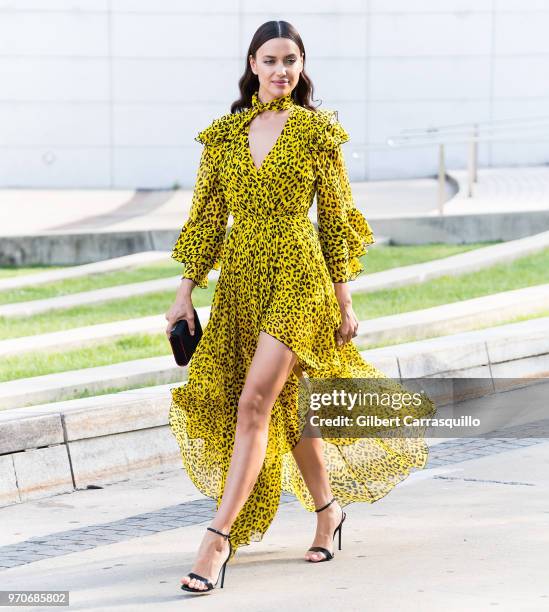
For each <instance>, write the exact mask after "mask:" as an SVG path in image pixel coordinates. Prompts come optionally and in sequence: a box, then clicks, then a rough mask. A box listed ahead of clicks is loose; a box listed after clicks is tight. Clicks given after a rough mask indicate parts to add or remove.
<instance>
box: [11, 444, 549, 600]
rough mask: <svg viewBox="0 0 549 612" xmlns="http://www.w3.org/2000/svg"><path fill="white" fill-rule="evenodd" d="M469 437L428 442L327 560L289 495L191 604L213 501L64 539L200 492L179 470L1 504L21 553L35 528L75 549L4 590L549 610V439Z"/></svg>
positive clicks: (357, 508)
mask: <svg viewBox="0 0 549 612" xmlns="http://www.w3.org/2000/svg"><path fill="white" fill-rule="evenodd" d="M464 442H465V440H457V439H454V440H443V439H439V440H436V444H435V441H434V440H429V443H430V445H431V455H430V462H429V463H428V465H427V468H426V469H425V470H423V471H420V472H415V473H413V474H412V475H411V476H410V477H409V478H408V479H407V480H405V481H404V482H402V483H400V484H399V485H397V487H396V488H395V489H393V490H392V491H391V492H390V493H389V494H388V495H387V496H385V497H384V498H382V499H381V500H378V501H377V502H376V503H375V504H372V505H368V504H352V505H350V506H348V507H347V508H346V511H347V514H348V519H347V521H346V522H345V524H344V529H343V549H342V550H341V551H336V556H335V559H334V560H333V561H331V562H330V565H328V564H326V563H324V564H322V565H318V566H316V565H314V564H310V563H306V562H305V561H303V560H302V556H303V553H304V551H305V550H306V549H307V548H308V547H309V546H310V544H311V541H312V538H313V534H314V525H315V516H314V515H313V514H312V513H307V512H306V511H305V510H303V508H302V507H301V506H300V504H299V503H298V502H297V501H288V500H287V499H285V500H284V503H281V505H280V507H279V511H278V514H277V516H276V517H275V520H274V521H273V523H272V525H271V527H270V529H269V531H268V532H267V534H266V535H265V537H264V539H263V541H262V542H258V543H253V544H252V545H250V546H246V547H242V548H240V549H239V551H238V552H237V555H236V557H235V559H234V560H233V561H232V562H231V563H230V564H229V566H228V568H227V574H226V581H225V588H224V589H216V590H215V591H214V592H213V593H211V594H209V595H205V596H203V597H199V599H200V600H201V601H200V602H195V603H192V604H191V603H190V602H189V601H188V600H189V599H190V598H192V597H193V596H192V595H188V594H186V593H184V592H183V591H181V590H180V589H179V588H178V582H179V579H180V577H181V576H183V575H184V573H185V572H186V571H188V570H190V568H191V566H192V563H193V559H194V554H195V550H196V548H197V546H198V544H199V542H200V539H201V537H202V534H203V531H204V529H205V527H206V526H207V525H208V524H209V521H210V520H211V512H203V514H202V516H200V515H195V519H194V523H193V524H188V522H187V523H185V522H184V521H183V520H182V519H181V520H180V525H185V526H179V527H178V526H174V525H177V520H176V521H175V522H172V523H171V524H169V523H167V522H166V521H167V519H166V512H165V511H164V519H163V520H164V527H158V524H159V520H158V519H157V520H156V524H157V527H156V528H154V527H153V528H151V530H150V531H145V530H143V531H142V532H139V530H138V529H136V530H135V532H134V533H133V535H132V534H130V535H129V536H127V537H123V538H122V539H120V540H119V541H113V542H109V540H108V537H109V536H108V535H106V538H107V540H106V541H105V542H103V543H98V542H96V543H95V544H93V545H92V547H91V548H88V549H84V550H76V549H75V548H74V547H73V548H72V550H71V548H70V541H69V542H66V541H65V543H63V539H62V537H63V534H64V533H65V532H66V530H70V529H74V528H77V529H81V528H83V526H97V530H98V531H99V532H101V531H102V532H103V533H104V534H109V533H112V529H111V530H109V528H108V526H105V527H103V529H102V528H101V525H102V524H103V525H105V524H106V523H108V521H117V520H118V521H120V519H124V517H126V518H128V517H131V516H134V515H136V514H137V513H142V512H148V513H150V515H155V513H156V515H157V516H158V513H159V512H162V511H163V509H165V508H166V507H168V508H170V507H173V506H172V505H174V504H182V505H185V503H194V502H193V500H196V499H197V498H198V497H199V496H198V495H197V492H196V490H195V489H194V486H193V485H192V483H191V482H190V481H189V479H188V478H187V476H186V474H185V472H184V471H183V470H177V471H175V472H169V473H166V474H164V475H162V476H160V477H158V476H155V477H154V478H150V479H143V480H139V481H132V482H131V483H130V482H126V483H119V484H116V485H107V486H105V488H104V489H98V490H85V491H77V492H75V493H71V494H64V495H59V496H56V497H54V498H49V499H46V500H40V501H34V502H28V503H25V504H22V505H18V506H16V507H13V506H12V507H7V508H2V509H0V521H1V523H2V525H3V530H2V531H3V536H2V541H3V543H5V545H7V548H6V546H4V547H0V555H3V557H4V558H5V552H6V550H7V549H10V548H12V547H13V544H14V543H19V546H20V548H21V550H22V551H23V553H22V554H23V555H24V554H25V553H24V550H25V546H24V542H25V541H27V540H28V539H29V538H32V537H33V536H34V537H37V536H40V539H43V540H44V539H47V537H48V534H58V536H59V537H57V544H58V546H60V547H61V549H63V547H64V549H65V550H64V551H63V550H61V553H60V554H57V555H56V556H48V557H44V558H42V559H41V560H35V561H31V562H27V563H23V564H21V565H18V566H14V567H12V568H10V569H4V570H2V571H0V582H1V584H2V587H1V588H2V589H35V590H36V589H49V590H54V589H59V590H69V591H70V602H71V605H70V609H71V610H101V611H110V610H132V611H133V610H155V611H156V610H180V609H181V606H182V605H185V604H187V605H193V606H199V607H200V609H201V610H219V609H223V610H230V611H232V610H235V611H236V610H242V609H245V610H253V611H254V612H255V611H261V612H270V611H273V612H274V611H275V610H276V611H278V610H280V609H284V610H286V611H293V610H303V609H304V608H308V609H313V608H314V609H315V610H321V611H328V610H334V611H336V612H337V611H340V610H346V611H347V610H352V611H359V610H360V611H363V610H369V611H371V612H378V611H379V612H386V611H387V610H391V611H396V610H398V611H402V612H420V611H421V612H431V611H433V612H439V611H440V610H441V609H444V610H445V611H449V612H453V611H455V612H458V611H459V612H462V611H463V610H468V611H470V612H475V611H479V612H480V611H482V612H485V611H486V610H492V609H497V610H500V611H502V612H503V611H510V612H511V611H512V612H516V610H521V612H522V611H539V612H541V611H542V610H546V609H547V607H548V603H549V590H548V588H547V581H546V563H545V561H544V559H545V558H546V550H547V544H548V539H549V536H548V535H547V534H548V533H549V531H548V530H547V526H548V520H549V519H548V517H549V514H548V509H547V499H548V493H549V477H548V471H547V464H548V462H549V444H548V443H547V440H543V439H538V440H535V439H530V441H528V440H523V441H522V442H523V444H524V445H523V446H520V445H517V444H509V445H508V450H506V449H505V446H503V448H497V447H496V446H493V447H492V450H491V451H489V452H488V454H486V455H482V454H481V453H478V452H477V453H476V454H475V453H474V452H473V451H469V452H467V451H464V448H465V445H464V444H463V443H464ZM468 442H469V446H473V447H474V444H473V445H471V442H472V440H471V439H469V440H468ZM500 446H501V445H500ZM459 448H461V450H459ZM437 457H438V460H437ZM431 459H432V460H431ZM431 465H432V466H433V467H430V466H431ZM290 499H291V498H290ZM172 516H173V511H172ZM152 529H156V530H154V531H153V530H152ZM54 540H55V538H54ZM9 544H11V545H12V546H9ZM50 544H51V542H50ZM25 609H31V608H25ZM33 609H39V608H33ZM41 609H43V608H41Z"/></svg>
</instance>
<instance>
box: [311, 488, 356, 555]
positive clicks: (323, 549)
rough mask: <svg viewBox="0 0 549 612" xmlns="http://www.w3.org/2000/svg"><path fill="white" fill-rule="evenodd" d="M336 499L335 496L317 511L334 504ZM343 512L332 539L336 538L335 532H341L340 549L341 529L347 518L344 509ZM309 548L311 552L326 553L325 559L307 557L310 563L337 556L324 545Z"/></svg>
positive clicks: (339, 541)
mask: <svg viewBox="0 0 549 612" xmlns="http://www.w3.org/2000/svg"><path fill="white" fill-rule="evenodd" d="M335 500H336V499H335V497H334V498H332V501H330V502H328V503H327V504H326V505H325V506H322V508H319V509H318V510H315V512H322V510H325V509H326V508H327V507H328V506H329V505H330V504H333V503H334V502H335ZM341 513H342V514H341V521H340V522H339V525H338V526H337V527H336V528H335V530H334V535H333V537H332V540H333V539H334V538H335V534H336V533H339V537H338V547H339V550H341V530H342V528H343V521H344V520H345V519H346V518H347V514H346V513H345V512H343V510H341ZM309 550H310V551H311V552H321V553H323V554H324V555H325V557H324V559H321V560H320V561H312V560H311V559H307V561H309V562H310V563H322V562H323V561H331V560H332V559H333V558H334V557H335V552H330V551H329V550H328V549H327V548H323V547H322V546H311V548H309Z"/></svg>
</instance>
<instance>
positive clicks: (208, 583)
mask: <svg viewBox="0 0 549 612" xmlns="http://www.w3.org/2000/svg"><path fill="white" fill-rule="evenodd" d="M206 529H208V530H209V531H213V532H214V533H218V534H219V535H221V536H223V537H224V538H225V539H226V540H228V542H229V556H228V557H227V558H226V559H225V562H224V563H223V565H222V566H221V569H220V570H219V575H218V576H217V581H216V583H215V584H212V583H211V581H210V580H208V579H207V578H204V576H200V574H195V573H194V572H189V573H188V574H187V576H188V577H189V578H191V579H192V578H196V579H197V580H201V581H202V582H203V583H204V584H205V585H206V588H205V589H196V588H194V587H190V586H189V585H188V584H182V585H181V588H182V589H183V590H184V591H188V592H189V593H208V592H209V591H211V590H212V589H215V587H216V586H217V583H218V582H219V578H220V577H221V585H220V588H221V589H222V588H223V583H224V582H225V568H226V567H227V563H228V561H229V559H230V558H231V553H232V552H233V547H232V545H231V541H230V540H229V536H230V535H231V534H230V533H223V532H222V531H219V530H218V529H215V528H214V527H206Z"/></svg>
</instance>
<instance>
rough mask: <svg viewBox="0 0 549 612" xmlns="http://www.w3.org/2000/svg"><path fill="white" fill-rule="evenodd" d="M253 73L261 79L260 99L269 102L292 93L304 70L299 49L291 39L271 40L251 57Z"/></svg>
mask: <svg viewBox="0 0 549 612" xmlns="http://www.w3.org/2000/svg"><path fill="white" fill-rule="evenodd" d="M249 59H250V66H251V68H252V72H253V73H254V74H257V76H258V78H259V98H260V99H261V101H262V102H269V101H270V100H272V99H273V98H280V97H282V96H285V95H286V94H288V93H290V92H291V91H292V90H293V89H294V87H295V86H296V85H297V82H298V81H299V74H300V73H301V71H302V70H303V57H302V55H301V53H300V50H299V47H298V46H297V45H296V44H295V42H294V41H293V40H290V39H289V38H271V39H270V40H268V41H267V42H265V43H263V44H262V45H261V47H259V49H258V50H257V52H256V57H255V59H254V58H253V57H252V56H251V55H250V58H249Z"/></svg>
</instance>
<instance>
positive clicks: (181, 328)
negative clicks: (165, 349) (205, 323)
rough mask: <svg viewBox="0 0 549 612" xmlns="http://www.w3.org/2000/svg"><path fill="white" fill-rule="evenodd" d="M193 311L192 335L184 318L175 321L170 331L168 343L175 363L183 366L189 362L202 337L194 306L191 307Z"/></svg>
mask: <svg viewBox="0 0 549 612" xmlns="http://www.w3.org/2000/svg"><path fill="white" fill-rule="evenodd" d="M193 311H194V336H192V335H191V333H190V332H189V325H188V323H187V321H186V320H185V319H181V320H180V321H177V323H176V324H175V325H174V327H173V328H172V331H171V333H170V344H171V347H172V351H173V355H174V357H175V363H177V365H180V366H185V365H187V364H188V363H189V361H190V360H191V357H192V356H193V353H194V350H195V349H196V347H197V345H198V343H199V342H200V338H201V337H202V326H201V325H200V320H199V318H198V313H197V312H196V308H193Z"/></svg>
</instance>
